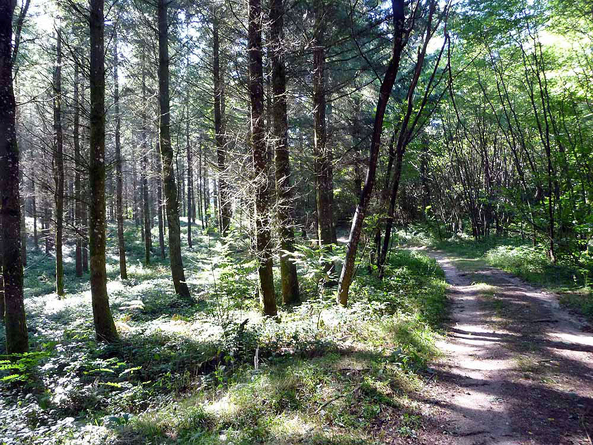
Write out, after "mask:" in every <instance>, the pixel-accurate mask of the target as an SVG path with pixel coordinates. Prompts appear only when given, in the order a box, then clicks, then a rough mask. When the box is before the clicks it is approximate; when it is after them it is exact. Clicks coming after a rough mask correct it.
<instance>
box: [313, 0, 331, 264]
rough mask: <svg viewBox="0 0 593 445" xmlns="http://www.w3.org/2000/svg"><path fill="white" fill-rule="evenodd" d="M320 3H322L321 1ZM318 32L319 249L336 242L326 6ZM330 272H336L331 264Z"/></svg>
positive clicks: (315, 71) (315, 74) (315, 82)
mask: <svg viewBox="0 0 593 445" xmlns="http://www.w3.org/2000/svg"><path fill="white" fill-rule="evenodd" d="M318 3H320V2H318ZM315 13H316V14H317V18H316V20H315V28H316V30H317V32H316V34H315V39H314V48H313V106H314V107H315V191H316V203H317V235H318V239H319V246H320V247H324V246H330V245H331V244H332V243H333V233H334V232H333V218H334V216H333V208H332V202H333V199H332V194H333V184H332V176H333V174H332V160H331V156H330V155H329V153H328V150H327V148H328V147H327V125H326V118H325V112H326V101H325V72H324V71H325V27H326V25H325V21H326V20H327V17H326V16H325V15H324V13H323V7H322V6H321V5H320V4H318V6H317V9H316V11H315ZM327 269H328V270H330V269H333V264H332V263H329V264H328V265H327Z"/></svg>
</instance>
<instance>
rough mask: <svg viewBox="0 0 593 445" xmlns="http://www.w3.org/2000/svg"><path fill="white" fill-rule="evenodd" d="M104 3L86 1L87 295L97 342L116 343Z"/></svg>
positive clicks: (102, 1) (92, 0)
mask: <svg viewBox="0 0 593 445" xmlns="http://www.w3.org/2000/svg"><path fill="white" fill-rule="evenodd" d="M103 3H104V0H90V20H89V24H90V37H91V39H90V40H91V59H90V83H91V109H90V131H91V135H90V136H91V138H90V159H89V184H90V212H89V213H90V215H89V216H90V218H89V236H90V253H91V295H92V301H93V318H94V323H95V333H96V336H97V340H99V341H105V342H108V343H111V342H114V341H117V340H118V334H117V330H116V328H115V323H114V322H113V317H112V316H111V309H110V308H109V296H108V295H107V271H106V268H105V241H106V240H105V225H106V224H105V53H104V35H103V32H104V17H103Z"/></svg>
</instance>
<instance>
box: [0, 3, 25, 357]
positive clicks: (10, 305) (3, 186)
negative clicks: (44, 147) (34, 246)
mask: <svg viewBox="0 0 593 445" xmlns="http://www.w3.org/2000/svg"><path fill="white" fill-rule="evenodd" d="M14 5H15V3H14V2H13V1H11V0H0V199H1V202H0V203H1V207H0V228H1V230H2V240H3V243H2V253H3V255H2V277H3V281H4V322H5V328H6V352H7V353H8V354H14V353H24V352H27V351H28V350H29V336H28V333H27V323H26V319H25V305H24V301H23V264H22V260H21V202H20V191H19V179H20V175H19V171H20V166H19V149H18V145H17V138H16V100H15V97H14V90H13V86H12V18H13V14H14Z"/></svg>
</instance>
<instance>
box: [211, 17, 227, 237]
mask: <svg viewBox="0 0 593 445" xmlns="http://www.w3.org/2000/svg"><path fill="white" fill-rule="evenodd" d="M212 32H213V59H214V60H213V70H212V74H213V76H214V131H215V133H216V157H217V162H218V193H219V194H220V206H219V207H220V228H221V233H222V236H227V235H228V232H229V227H230V224H231V202H230V200H229V190H228V184H227V183H226V179H225V178H224V174H225V170H226V138H225V128H224V116H223V112H224V88H223V82H222V76H221V73H220V36H219V24H218V17H216V16H215V17H214V21H213V29H212Z"/></svg>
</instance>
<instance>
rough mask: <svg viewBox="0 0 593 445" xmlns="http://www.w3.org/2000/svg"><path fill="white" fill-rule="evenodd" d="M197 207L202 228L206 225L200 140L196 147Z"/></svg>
mask: <svg viewBox="0 0 593 445" xmlns="http://www.w3.org/2000/svg"><path fill="white" fill-rule="evenodd" d="M198 149H199V151H198V201H199V203H198V208H199V209H200V221H201V223H202V229H204V228H205V227H206V223H205V222H204V213H205V212H204V175H203V169H202V141H201V140H200V146H199V147H198Z"/></svg>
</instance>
